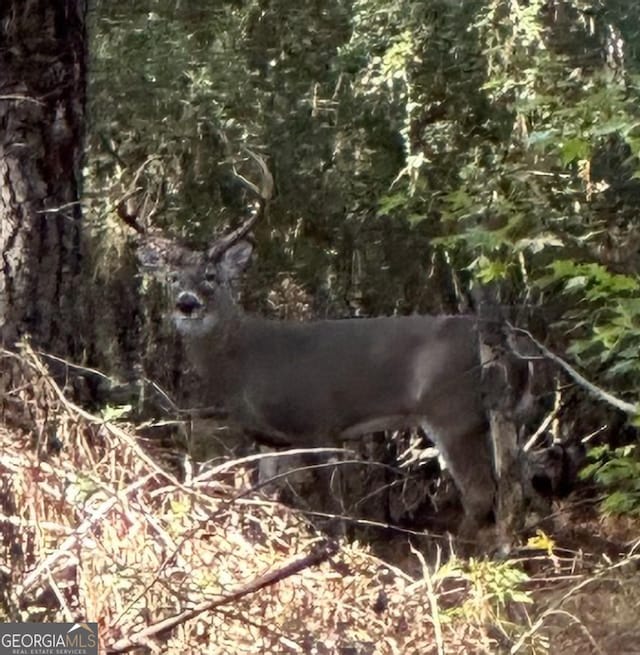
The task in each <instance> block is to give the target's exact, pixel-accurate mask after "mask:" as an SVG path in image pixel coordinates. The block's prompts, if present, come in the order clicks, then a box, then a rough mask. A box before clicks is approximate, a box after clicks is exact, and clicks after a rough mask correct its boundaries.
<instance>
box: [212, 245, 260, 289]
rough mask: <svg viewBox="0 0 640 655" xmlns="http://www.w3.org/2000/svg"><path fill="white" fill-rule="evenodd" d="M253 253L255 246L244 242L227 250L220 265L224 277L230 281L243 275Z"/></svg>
mask: <svg viewBox="0 0 640 655" xmlns="http://www.w3.org/2000/svg"><path fill="white" fill-rule="evenodd" d="M252 252H253V245H252V244H251V243H249V242H248V241H244V240H242V241H238V243H234V244H233V245H232V246H230V247H229V248H227V250H225V252H224V254H223V255H222V257H221V258H220V262H219V264H218V266H219V267H220V269H221V270H222V272H223V276H224V277H225V278H226V279H227V280H230V279H233V278H234V277H237V276H238V275H239V274H240V273H242V272H243V271H244V269H245V268H246V267H247V265H248V264H249V260H250V259H251V253H252Z"/></svg>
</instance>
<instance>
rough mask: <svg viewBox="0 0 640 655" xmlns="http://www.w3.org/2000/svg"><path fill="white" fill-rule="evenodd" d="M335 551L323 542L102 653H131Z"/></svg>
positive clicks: (126, 638) (311, 564)
mask: <svg viewBox="0 0 640 655" xmlns="http://www.w3.org/2000/svg"><path fill="white" fill-rule="evenodd" d="M337 551H338V546H337V544H336V543H335V542H333V541H323V542H321V543H320V544H317V545H316V546H315V547H314V549H313V550H312V551H311V552H310V553H309V554H307V555H303V556H297V557H294V558H292V559H291V560H289V562H287V563H286V564H284V565H283V566H281V567H279V568H277V569H275V570H273V571H268V572H267V573H265V574H264V575H261V576H259V577H257V578H255V579H254V580H252V581H251V582H248V583H247V584H245V585H243V586H242V587H240V588H238V589H236V591H234V592H232V593H230V594H227V595H225V596H220V597H219V598H216V599H214V600H205V601H203V602H201V603H198V604H197V605H195V606H194V607H192V608H191V609H188V610H185V611H184V612H180V613H179V614H175V615H173V616H170V617H168V618H166V619H163V620H162V621H158V623H154V624H152V625H150V626H148V627H146V628H145V629H144V630H140V632H137V633H136V634H134V635H132V636H131V637H125V638H123V639H119V640H118V641H116V642H115V643H114V644H112V645H111V646H110V647H109V648H107V651H106V652H107V653H124V652H126V651H130V650H133V649H134V648H137V647H138V646H140V645H141V644H144V643H145V642H146V641H147V640H148V639H149V638H150V637H154V636H156V635H158V634H160V633H162V632H165V631H167V630H171V629H172V628H175V627H176V626H177V625H180V624H181V623H184V622H185V621H189V620H190V619H193V618H194V617H196V616H198V615H199V614H202V613H203V612H207V611H209V610H212V609H215V608H216V607H220V606H222V605H227V604H229V603H233V602H235V601H237V600H240V599H241V598H243V597H244V596H248V595H249V594H253V593H255V592H256V591H259V590H260V589H264V588H265V587H269V586H271V585H273V584H275V583H276V582H280V580H285V579H286V578H289V577H291V576H292V575H295V574H296V573H300V571H303V570H304V569H306V568H309V567H311V566H317V565H318V564H321V563H322V562H325V561H326V560H328V559H329V558H330V557H331V556H333V555H335V554H336V552H337Z"/></svg>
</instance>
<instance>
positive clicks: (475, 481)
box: [140, 157, 495, 525]
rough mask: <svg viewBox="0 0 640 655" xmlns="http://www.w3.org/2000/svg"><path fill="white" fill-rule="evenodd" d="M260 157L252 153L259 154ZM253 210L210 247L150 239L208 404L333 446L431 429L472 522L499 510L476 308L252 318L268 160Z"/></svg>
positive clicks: (287, 438)
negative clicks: (252, 266)
mask: <svg viewBox="0 0 640 655" xmlns="http://www.w3.org/2000/svg"><path fill="white" fill-rule="evenodd" d="M254 158H255V157H254ZM255 159H256V161H258V163H259V164H260V166H261V168H262V171H263V176H264V184H263V185H262V188H261V189H258V188H257V187H256V186H255V185H253V184H251V183H250V182H249V181H247V180H245V179H244V178H241V179H242V180H243V181H244V183H245V186H246V187H247V188H249V189H251V190H252V191H253V192H255V194H256V196H257V207H256V208H255V211H254V212H253V214H252V215H251V217H250V218H249V219H248V220H247V221H246V222H245V223H244V224H243V225H242V226H241V227H240V228H238V229H236V230H235V231H234V232H232V233H231V234H229V235H227V236H225V237H223V238H222V239H219V240H218V241H216V242H215V243H214V244H213V245H212V246H211V247H210V248H209V249H208V250H206V251H204V252H194V251H192V250H188V249H186V248H183V247H181V246H178V245H177V244H175V243H174V242H171V241H167V240H164V239H158V238H153V237H149V238H148V239H146V240H145V241H144V245H143V246H141V248H140V258H141V260H142V262H143V264H144V265H146V266H153V267H156V268H162V269H164V270H165V271H173V273H174V275H175V274H176V273H177V275H176V279H177V281H176V285H175V286H176V296H175V314H174V318H175V324H176V326H177V329H178V330H179V331H180V333H181V334H182V336H183V339H184V341H185V343H186V348H187V352H188V355H189V358H190V361H191V363H192V365H193V366H194V367H195V369H196V370H197V372H198V374H199V376H200V378H201V380H202V399H203V401H204V404H205V405H207V406H213V407H217V408H220V409H223V410H224V412H225V413H226V414H227V415H228V420H229V421H230V422H232V423H234V424H236V425H238V426H240V427H241V428H242V429H243V430H245V431H247V432H249V433H251V434H252V435H255V436H259V437H260V438H262V439H263V440H265V441H267V442H268V443H271V444H277V445H283V446H285V445H286V446H294V447H296V446H297V447H311V446H328V445H335V444H336V443H339V442H342V440H345V439H350V438H354V437H359V436H361V435H364V434H367V433H370V432H372V431H379V430H390V429H399V428H408V427H416V426H423V427H424V428H425V430H426V431H427V433H428V434H429V435H430V436H431V437H432V438H433V440H434V441H435V443H436V445H437V447H438V449H439V450H440V452H441V454H442V456H443V458H444V460H445V462H446V464H447V466H448V468H449V470H450V472H451V474H452V476H453V478H454V481H455V483H456V485H457V487H458V489H459V491H460V494H461V498H462V503H463V507H464V510H465V515H466V520H467V523H468V524H470V525H474V524H479V523H482V522H483V521H485V520H486V519H487V518H488V517H489V516H490V515H491V512H492V508H493V500H494V493H495V491H494V487H495V485H494V475H493V465H492V456H491V447H490V440H489V435H488V428H487V418H486V413H485V410H484V407H483V403H482V398H481V393H480V377H481V375H480V373H481V371H480V360H479V355H478V352H479V349H478V336H477V330H476V327H477V322H476V319H475V318H474V317H473V316H469V315H463V316H445V315H440V316H404V317H385V318H354V319H344V320H318V321H311V322H304V323H296V322H291V321H278V320H268V319H265V318H262V317H260V316H254V315H247V314H245V313H244V312H243V310H242V309H241V308H240V307H239V306H238V304H237V303H236V300H235V297H234V296H235V290H236V285H237V281H238V279H239V277H240V275H241V274H242V272H243V270H244V269H245V267H246V266H247V264H248V263H249V260H250V257H251V252H252V245H251V243H250V242H249V241H248V240H246V239H245V236H246V234H247V232H248V231H249V229H250V228H251V226H252V225H253V224H254V222H255V221H256V220H258V218H259V217H260V216H261V214H262V213H263V211H264V207H265V203H266V202H267V200H268V197H269V196H270V193H271V187H272V180H271V176H270V175H269V172H268V170H267V168H266V166H265V165H264V162H262V160H261V159H259V158H255Z"/></svg>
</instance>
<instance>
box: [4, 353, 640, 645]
mask: <svg viewBox="0 0 640 655" xmlns="http://www.w3.org/2000/svg"><path fill="white" fill-rule="evenodd" d="M0 372H1V373H0V375H2V377H3V380H0V381H1V382H3V383H4V384H5V387H4V388H5V389H6V388H9V389H10V391H9V393H7V394H5V396H4V398H2V399H1V401H0V410H1V414H0V512H1V514H0V517H1V521H0V522H1V526H2V532H1V535H2V543H1V548H0V621H20V622H24V621H36V622H37V621H69V622H78V621H97V623H98V628H99V634H100V639H101V652H109V653H116V652H127V651H129V652H131V651H135V652H162V653H167V654H171V653H180V654H181V655H184V654H185V653H224V654H226V653H229V654H230V655H233V654H236V653H256V654H257V653H318V654H320V655H322V654H330V653H336V654H338V653H339V654H344V655H347V654H349V655H365V654H374V653H375V654H378V653H379V654H383V653H400V654H403V655H404V654H407V655H409V654H416V655H418V654H420V655H424V654H430V653H437V654H442V653H552V654H553V653H565V654H573V653H576V654H577V653H580V654H584V653H602V654H607V655H610V654H614V653H615V654H616V655H621V654H627V653H629V654H630V653H640V622H639V621H638V617H639V616H640V529H639V528H640V523H639V522H638V521H635V522H634V521H632V520H631V519H625V518H617V519H612V518H602V517H600V516H599V515H598V513H597V512H596V511H595V507H594V504H593V502H592V501H590V500H589V499H584V498H583V499H577V498H575V497H573V498H572V497H570V498H569V499H567V500H565V501H563V503H562V504H561V505H558V506H557V507H556V512H557V513H556V516H555V519H554V522H553V524H554V525H556V526H557V529H556V530H554V531H552V532H547V533H542V532H541V533H539V534H538V535H537V536H536V537H535V538H534V539H532V540H529V541H528V542H527V543H524V544H523V545H522V546H521V547H517V548H514V550H513V552H512V554H511V556H510V557H509V558H503V559H490V558H486V557H476V558H471V559H469V558H462V557H457V556H455V555H452V554H451V552H450V551H449V550H448V549H447V548H445V547H444V546H443V547H439V548H435V549H432V550H431V551H430V554H429V556H425V554H424V551H421V550H420V549H419V548H416V547H415V546H414V541H413V540H412V539H411V538H410V537H408V536H406V535H404V536H399V537H398V538H397V540H395V539H394V541H393V546H392V547H389V548H388V549H387V552H388V553H389V556H388V557H385V558H384V559H383V558H382V557H381V556H380V555H379V554H376V552H379V551H376V550H374V549H373V548H372V547H371V545H370V544H367V543H365V542H363V541H362V542H358V541H348V540H345V539H338V540H332V539H329V538H327V537H326V536H324V535H323V534H322V533H319V532H317V531H315V530H314V528H313V527H312V525H311V524H310V522H309V521H308V519H307V518H305V516H304V515H302V514H301V513H300V512H299V511H297V510H295V509H291V508H289V507H287V506H285V505H283V504H281V503H279V502H277V501H275V500H273V499H272V498H269V497H268V496H266V495H265V494H264V493H260V491H258V490H256V489H255V488H254V487H252V485H251V479H252V465H253V463H254V462H252V461H251V458H244V459H235V460H226V461H218V462H214V463H210V464H209V465H208V466H199V465H197V464H194V463H193V462H189V461H186V460H185V458H184V457H182V462H181V466H180V471H181V473H180V474H178V473H177V470H178V467H176V466H175V462H176V461H177V459H178V458H177V456H175V455H174V456H173V460H170V459H167V453H166V452H163V453H160V452H159V449H158V448H157V447H156V445H155V444H153V443H150V442H148V441H146V440H145V439H142V438H141V437H140V436H139V434H138V436H136V429H135V428H136V426H127V425H125V424H123V423H120V422H118V421H116V420H109V417H108V416H106V415H100V416H98V415H94V414H91V413H89V412H87V411H86V410H84V409H82V408H80V407H78V406H76V405H74V404H73V403H72V402H71V401H70V400H69V399H68V397H67V396H66V394H65V392H64V390H63V389H61V388H60V386H58V385H57V384H56V382H55V381H54V380H52V379H51V377H50V376H49V375H48V373H47V371H46V368H45V367H44V365H43V364H42V362H41V360H40V359H39V358H38V357H37V356H36V355H35V354H34V353H33V352H31V351H28V350H26V351H25V352H23V353H22V354H21V355H19V356H18V355H15V354H9V353H7V352H6V351H5V352H4V353H3V354H2V355H1V356H0Z"/></svg>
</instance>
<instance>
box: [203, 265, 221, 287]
mask: <svg viewBox="0 0 640 655" xmlns="http://www.w3.org/2000/svg"><path fill="white" fill-rule="evenodd" d="M204 279H205V282H209V284H214V283H215V282H216V281H217V280H218V276H217V275H216V271H215V269H214V268H212V269H208V270H206V271H205V272H204Z"/></svg>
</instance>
